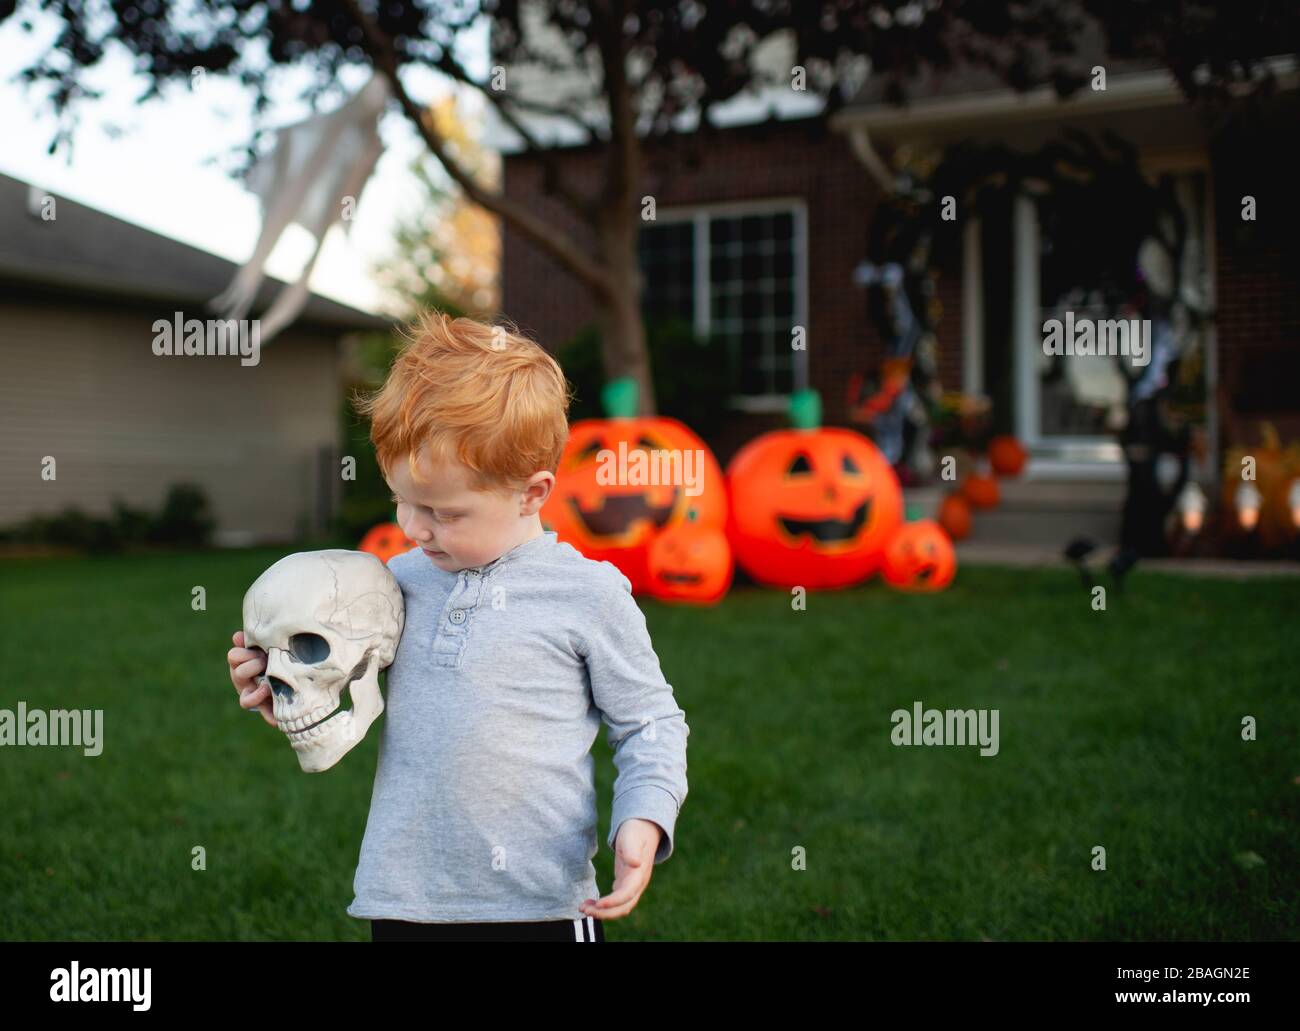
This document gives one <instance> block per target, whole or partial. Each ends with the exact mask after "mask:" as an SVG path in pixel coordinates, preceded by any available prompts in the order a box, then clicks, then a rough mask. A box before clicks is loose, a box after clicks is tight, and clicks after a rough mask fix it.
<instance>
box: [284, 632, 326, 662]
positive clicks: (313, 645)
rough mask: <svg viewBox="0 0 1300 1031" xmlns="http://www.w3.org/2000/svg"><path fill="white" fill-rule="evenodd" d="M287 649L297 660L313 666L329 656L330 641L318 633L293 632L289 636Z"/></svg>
mask: <svg viewBox="0 0 1300 1031" xmlns="http://www.w3.org/2000/svg"><path fill="white" fill-rule="evenodd" d="M289 651H291V652H293V657H294V658H295V659H297V660H298V661H299V662H305V663H306V664H307V665H309V666H314V665H315V664H316V663H318V662H324V661H325V660H326V659H328V658H329V656H330V643H329V641H327V640H325V638H323V637H321V635H320V634H294V635H293V636H292V637H291V638H289Z"/></svg>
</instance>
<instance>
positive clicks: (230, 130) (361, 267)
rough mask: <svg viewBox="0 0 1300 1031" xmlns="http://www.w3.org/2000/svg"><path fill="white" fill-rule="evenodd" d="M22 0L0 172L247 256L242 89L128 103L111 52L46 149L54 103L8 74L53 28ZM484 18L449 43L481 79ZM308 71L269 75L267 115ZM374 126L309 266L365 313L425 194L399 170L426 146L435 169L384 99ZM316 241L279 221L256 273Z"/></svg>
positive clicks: (436, 77)
mask: <svg viewBox="0 0 1300 1031" xmlns="http://www.w3.org/2000/svg"><path fill="white" fill-rule="evenodd" d="M25 7H26V10H27V11H28V12H30V13H29V14H28V17H29V19H30V21H31V22H32V23H33V28H34V29H35V31H34V32H33V33H31V34H28V33H25V32H23V31H22V28H21V26H20V25H19V21H20V18H18V17H11V18H9V19H7V20H6V21H5V22H3V23H0V140H3V141H4V142H3V146H0V172H3V173H5V174H7V175H10V176H13V177H15V178H17V179H22V180H25V181H27V182H30V183H33V184H35V185H37V186H39V187H42V188H43V189H45V190H47V191H49V192H50V193H52V194H53V195H54V196H55V197H66V198H68V199H70V200H74V201H77V202H79V203H82V204H86V205H89V206H91V207H94V208H97V209H99V210H101V211H104V212H107V213H108V214H110V215H114V216H116V217H117V218H121V219H124V220H125V221H127V222H132V223H135V224H136V225H140V226H143V227H145V228H147V229H151V230H153V231H155V232H158V233H162V234H163V235H165V236H169V237H173V238H175V239H177V240H181V241H183V242H185V243H188V244H192V245H194V246H196V247H201V248H203V249H205V250H208V251H211V252H213V253H215V254H218V255H220V256H221V257H223V258H227V259H229V260H230V261H233V262H236V263H243V262H244V261H246V260H247V259H248V257H249V256H250V255H251V254H252V252H253V247H254V245H255V244H256V242H257V236H258V232H259V230H260V227H261V212H260V208H259V206H258V201H257V198H256V197H255V196H254V195H253V194H251V193H249V192H248V191H247V190H245V189H244V188H243V186H242V185H241V184H240V183H239V182H238V181H237V180H235V179H233V178H231V176H230V175H229V174H228V173H227V172H226V171H225V170H224V169H225V168H229V167H233V164H234V163H235V162H236V161H237V157H236V156H235V150H236V149H237V148H240V147H242V146H244V145H246V144H247V142H248V141H249V140H250V139H251V138H252V133H253V119H252V92H251V90H246V89H243V88H241V87H240V86H239V84H238V83H237V82H223V81H221V79H220V78H219V77H217V76H208V77H207V78H206V79H205V80H204V81H203V82H202V83H201V84H200V85H198V87H197V88H196V89H194V90H191V89H189V87H188V85H187V84H185V83H177V84H175V85H174V86H172V87H169V88H167V89H165V90H164V92H163V95H162V96H161V97H157V98H154V99H153V100H151V101H149V102H147V103H145V104H136V103H135V99H136V98H137V97H138V96H139V95H140V94H141V93H143V92H144V90H145V88H146V86H147V80H146V79H144V78H143V77H141V76H138V75H136V74H134V72H133V69H132V63H131V58H130V55H129V54H128V53H127V52H126V51H125V50H118V51H111V52H110V53H109V54H108V55H106V57H105V59H104V61H102V62H101V64H100V65H99V66H97V67H96V69H95V71H94V73H93V74H92V75H90V76H88V77H87V81H88V82H89V83H90V84H91V85H93V86H94V87H95V88H96V89H99V90H101V91H102V92H103V97H102V98H101V99H99V100H92V101H86V102H84V103H83V104H82V106H81V118H80V125H79V127H78V129H77V133H76V135H75V137H74V143H73V148H72V151H71V155H69V154H68V153H67V152H66V149H61V150H60V152H59V153H57V154H54V155H50V154H47V153H46V151H47V150H48V147H49V144H50V141H51V140H52V139H53V138H54V134H55V131H56V128H57V124H58V123H57V119H56V117H55V116H54V114H53V110H52V107H51V105H50V104H49V102H48V100H46V99H45V97H44V94H43V90H42V89H41V88H39V87H37V88H33V89H31V90H25V89H24V87H23V86H22V85H21V84H20V83H18V82H16V81H14V79H15V75H16V74H17V72H18V71H19V70H20V69H21V68H24V67H26V66H27V65H28V64H30V63H31V62H32V60H33V59H34V58H35V57H36V56H38V55H40V54H41V53H43V52H44V51H45V49H46V48H47V46H48V44H49V42H50V41H52V40H53V39H54V38H55V37H56V35H57V31H58V22H57V20H56V19H54V18H53V17H51V16H47V15H45V14H44V13H42V12H39V11H36V10H34V9H33V7H32V5H30V4H28V5H25ZM20 13H21V9H20ZM486 30H487V23H486V21H485V20H480V22H479V23H478V25H476V26H475V27H474V29H472V30H470V31H469V32H466V33H465V34H464V35H463V36H462V37H461V39H460V40H459V41H458V46H459V47H460V50H459V56H460V59H461V61H462V63H463V64H464V65H465V67H467V68H468V69H469V71H470V73H471V74H472V75H473V76H474V77H475V78H476V79H479V80H480V81H481V80H482V78H484V77H485V76H486V66H487V31H486ZM351 72H352V75H351V76H350V77H349V81H347V82H346V83H345V85H347V87H348V88H349V90H355V89H358V88H360V87H361V86H362V85H364V84H365V82H366V80H367V79H368V77H369V71H368V69H362V68H356V69H351ZM306 81H307V78H306V77H305V76H303V75H296V76H286V78H285V80H284V82H283V83H282V84H280V85H279V86H277V88H276V89H275V90H274V91H273V93H272V95H273V97H274V99H275V103H274V104H273V106H272V107H271V108H269V109H268V110H267V112H266V115H265V118H266V124H267V125H268V126H269V127H275V126H279V125H288V124H292V123H294V122H297V121H300V120H301V119H303V118H305V117H307V116H308V115H309V114H310V113H311V112H310V108H309V107H308V105H307V104H306V103H304V102H302V101H299V100H298V99H297V94H298V93H299V92H300V91H301V87H302V85H303V84H305V82H306ZM402 81H403V83H404V84H405V85H406V87H407V89H408V91H409V92H410V93H411V95H412V97H413V98H414V99H415V100H416V102H417V103H429V102H432V101H433V100H435V99H437V98H438V97H440V96H442V95H444V94H446V93H447V92H449V91H452V90H453V89H455V90H456V91H457V92H458V94H459V96H460V97H461V99H462V103H463V104H464V106H463V108H462V114H463V115H466V116H472V115H473V114H474V113H476V112H477V111H479V110H480V104H479V103H478V101H480V100H481V97H480V95H479V94H478V92H477V91H476V90H474V89H472V88H471V87H468V86H464V85H462V84H456V83H454V82H453V80H451V79H448V78H446V77H445V76H443V75H441V74H440V73H437V72H432V71H424V70H421V69H409V70H407V71H405V72H403V75H402ZM334 106H336V104H331V105H330V108H329V109H332V108H333V107H334ZM116 129H120V130H122V132H121V134H120V135H118V136H117V138H114V137H113V136H112V135H110V133H112V132H114V130H116ZM380 136H381V138H382V139H383V141H384V144H385V151H384V154H383V156H382V157H381V158H380V160H379V164H378V165H377V166H376V168H375V171H374V172H373V173H372V175H371V178H370V180H369V182H368V183H367V185H366V188H365V190H364V191H363V193H362V195H361V198H360V201H359V203H358V205H357V208H356V212H355V216H354V218H353V221H352V226H351V231H350V234H346V235H345V234H344V232H343V230H342V227H341V226H338V225H336V226H334V227H333V228H332V229H330V231H329V233H328V234H327V238H326V242H325V246H324V248H323V250H322V251H321V256H320V258H319V260H318V261H317V265H316V268H315V270H314V271H313V274H312V278H311V286H312V289H313V290H315V291H316V292H317V293H320V294H323V295H325V296H328V297H332V298H334V299H335V300H338V301H341V302H343V303H345V304H350V305H352V306H354V307H357V308H360V309H362V310H364V311H380V310H381V309H382V308H383V307H384V305H383V297H382V294H381V291H380V290H379V288H378V287H377V285H376V284H375V283H374V282H373V277H372V275H371V273H370V266H371V264H372V263H373V262H375V261H377V260H382V259H383V258H384V257H385V256H386V255H387V254H389V253H390V251H391V247H392V239H393V227H394V224H395V221H396V220H398V219H399V218H400V217H401V216H402V215H403V213H404V212H405V213H411V212H414V211H418V209H419V205H420V203H421V200H422V192H421V190H420V188H419V185H418V183H417V181H416V180H415V179H414V177H413V176H412V175H411V173H410V171H409V168H410V165H411V162H412V160H414V159H415V157H417V156H418V155H421V154H424V155H425V156H426V157H427V159H428V161H429V162H430V163H431V166H432V167H434V168H436V167H437V162H436V159H434V158H433V157H432V155H429V154H428V152H427V150H426V149H425V147H424V145H423V144H422V143H421V142H420V140H419V138H418V137H417V135H416V133H415V131H414V129H413V128H412V127H411V126H410V123H409V122H407V121H406V119H405V118H404V117H403V116H402V115H401V113H400V112H399V111H397V110H395V108H390V110H389V111H388V113H387V114H386V115H385V117H384V119H383V121H382V123H381V125H380ZM267 142H269V140H267ZM313 246H314V241H313V238H312V236H311V235H310V234H309V233H308V232H307V231H306V230H304V229H301V228H299V227H297V226H290V227H289V228H288V229H287V230H286V232H285V234H284V235H283V236H282V237H281V239H280V242H279V244H278V245H277V246H276V249H275V250H274V251H273V252H272V254H271V257H270V259H269V260H268V262H267V266H266V271H267V272H268V273H269V274H270V275H273V276H276V277H278V278H280V279H282V280H284V281H286V282H295V281H296V280H297V279H298V276H299V275H300V273H301V270H302V266H303V263H304V261H305V260H306V259H307V258H308V257H309V256H310V254H311V251H312V248H313Z"/></svg>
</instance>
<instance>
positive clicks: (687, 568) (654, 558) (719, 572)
mask: <svg viewBox="0 0 1300 1031" xmlns="http://www.w3.org/2000/svg"><path fill="white" fill-rule="evenodd" d="M648 562H649V570H650V593H651V594H652V595H653V596H654V597H656V598H660V599H662V600H664V601H683V602H693V603H695V604H700V605H716V604H717V603H718V602H719V601H721V600H722V598H723V596H724V595H725V594H726V593H727V590H728V588H730V587H731V578H732V561H731V545H730V544H728V543H727V536H726V534H724V533H723V532H722V531H721V530H719V529H716V528H714V527H711V526H700V525H698V524H696V523H695V522H694V521H691V522H688V523H681V524H679V525H677V526H674V527H671V528H669V529H667V530H665V531H664V532H663V533H661V534H659V536H658V537H656V538H655V539H654V542H653V543H652V544H651V545H650V554H649V558H648Z"/></svg>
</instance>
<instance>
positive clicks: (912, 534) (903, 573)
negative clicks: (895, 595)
mask: <svg viewBox="0 0 1300 1031" xmlns="http://www.w3.org/2000/svg"><path fill="white" fill-rule="evenodd" d="M956 572H957V552H956V550H954V548H953V546H952V540H951V539H950V538H949V537H948V535H947V534H946V533H944V532H943V528H942V527H941V526H940V525H939V524H938V523H936V522H935V521H934V520H933V519H920V520H917V521H916V522H914V523H904V524H903V525H902V526H901V527H899V529H898V532H897V533H896V534H894V536H893V537H891V538H890V539H889V543H888V544H887V545H885V559H884V562H883V564H882V565H881V567H880V575H881V576H882V577H883V578H884V580H885V582H886V583H887V584H889V585H890V586H891V587H897V588H898V589H899V590H901V591H941V590H943V589H944V588H945V587H947V586H948V585H949V584H950V583H952V578H953V576H954V575H955V574H956Z"/></svg>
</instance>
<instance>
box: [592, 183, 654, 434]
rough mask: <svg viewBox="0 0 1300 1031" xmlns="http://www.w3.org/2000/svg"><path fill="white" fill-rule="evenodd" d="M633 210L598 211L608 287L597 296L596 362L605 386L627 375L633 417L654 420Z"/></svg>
mask: <svg viewBox="0 0 1300 1031" xmlns="http://www.w3.org/2000/svg"><path fill="white" fill-rule="evenodd" d="M638 217H639V215H638V209H637V208H636V207H634V206H633V205H627V206H624V205H619V206H618V207H617V209H614V208H613V206H611V208H610V209H606V210H605V211H603V212H601V216H600V220H599V223H598V225H597V227H596V230H597V235H598V240H599V251H600V257H601V260H602V263H603V264H604V265H605V268H606V270H607V272H608V277H609V288H608V292H607V293H606V294H604V295H603V296H600V295H598V296H596V298H595V300H596V304H597V306H598V315H597V324H598V326H599V327H600V346H601V359H602V364H603V365H604V369H605V379H606V381H607V382H608V381H609V380H612V379H617V378H619V377H620V376H630V377H632V378H633V379H634V380H635V381H636V385H637V414H638V415H654V414H655V412H656V399H655V392H654V384H653V382H652V380H651V378H650V354H649V350H648V348H647V346H646V338H645V324H644V323H643V322H642V319H641V283H642V277H641V270H640V268H639V267H638V263H637V252H636V239H637V232H638V230H639V224H638Z"/></svg>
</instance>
